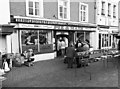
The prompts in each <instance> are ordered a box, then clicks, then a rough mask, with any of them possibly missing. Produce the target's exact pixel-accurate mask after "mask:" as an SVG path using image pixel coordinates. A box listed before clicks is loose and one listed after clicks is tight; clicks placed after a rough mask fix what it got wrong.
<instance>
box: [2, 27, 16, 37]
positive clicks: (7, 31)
mask: <svg viewBox="0 0 120 89" xmlns="http://www.w3.org/2000/svg"><path fill="white" fill-rule="evenodd" d="M13 27H14V26H13V25H0V34H2V35H9V34H12V33H13V31H14V28H13Z"/></svg>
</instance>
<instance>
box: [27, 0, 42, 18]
mask: <svg viewBox="0 0 120 89" xmlns="http://www.w3.org/2000/svg"><path fill="white" fill-rule="evenodd" d="M26 15H27V16H35V17H42V16H43V0H26Z"/></svg>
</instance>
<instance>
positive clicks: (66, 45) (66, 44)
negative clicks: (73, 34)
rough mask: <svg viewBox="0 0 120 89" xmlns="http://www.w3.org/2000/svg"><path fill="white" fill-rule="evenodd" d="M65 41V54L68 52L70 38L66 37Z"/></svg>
mask: <svg viewBox="0 0 120 89" xmlns="http://www.w3.org/2000/svg"><path fill="white" fill-rule="evenodd" d="M64 41H65V54H66V48H67V47H68V38H66V37H64Z"/></svg>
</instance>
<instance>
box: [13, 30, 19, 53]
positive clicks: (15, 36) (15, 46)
mask: <svg viewBox="0 0 120 89" xmlns="http://www.w3.org/2000/svg"><path fill="white" fill-rule="evenodd" d="M11 38H12V39H11V40H12V53H19V43H18V31H16V32H14V33H13V34H11Z"/></svg>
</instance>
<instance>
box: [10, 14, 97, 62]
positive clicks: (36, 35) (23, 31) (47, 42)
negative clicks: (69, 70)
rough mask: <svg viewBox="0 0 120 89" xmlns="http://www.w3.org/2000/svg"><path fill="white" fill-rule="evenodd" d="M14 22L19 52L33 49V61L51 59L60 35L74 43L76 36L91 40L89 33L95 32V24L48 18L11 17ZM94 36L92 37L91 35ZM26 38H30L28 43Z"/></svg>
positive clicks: (54, 54)
mask: <svg viewBox="0 0 120 89" xmlns="http://www.w3.org/2000/svg"><path fill="white" fill-rule="evenodd" d="M11 23H13V24H15V27H14V29H15V30H16V31H17V36H18V37H17V38H18V40H16V41H18V43H19V44H18V45H19V48H17V49H18V50H19V52H20V53H22V52H23V51H27V50H28V49H30V48H31V49H33V50H34V53H35V54H36V55H35V61H39V60H47V59H53V58H55V57H56V54H57V40H58V38H59V37H60V36H66V37H67V38H68V43H69V42H71V41H72V42H73V43H75V42H76V40H77V37H79V36H80V35H83V36H81V37H83V39H84V40H85V39H88V40H89V41H91V39H90V38H91V37H90V36H91V35H90V33H92V32H95V30H96V25H94V24H92V25H91V24H81V23H77V24H76V23H71V22H69V21H68V22H62V21H58V20H57V21H54V20H49V19H45V20H43V19H40V20H39V19H32V18H28V17H17V16H14V17H13V18H11ZM93 38H94V37H93ZM26 40H30V42H29V44H28V43H26Z"/></svg>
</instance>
